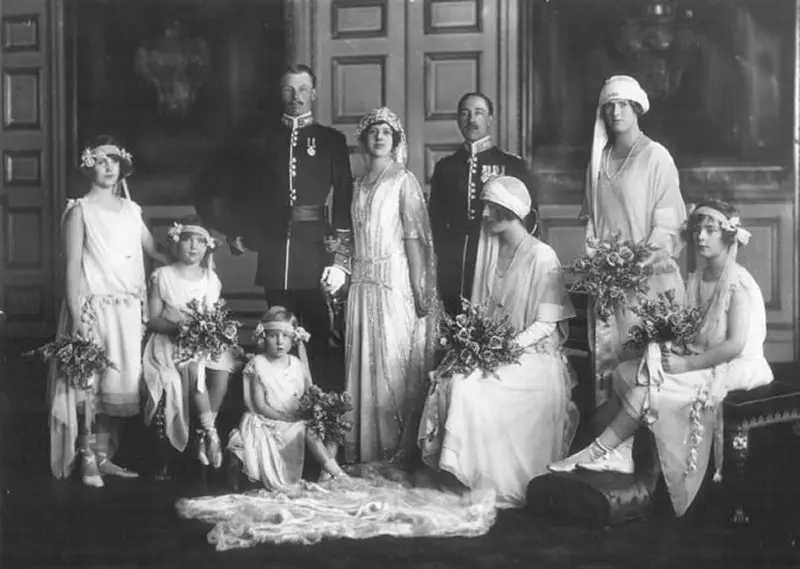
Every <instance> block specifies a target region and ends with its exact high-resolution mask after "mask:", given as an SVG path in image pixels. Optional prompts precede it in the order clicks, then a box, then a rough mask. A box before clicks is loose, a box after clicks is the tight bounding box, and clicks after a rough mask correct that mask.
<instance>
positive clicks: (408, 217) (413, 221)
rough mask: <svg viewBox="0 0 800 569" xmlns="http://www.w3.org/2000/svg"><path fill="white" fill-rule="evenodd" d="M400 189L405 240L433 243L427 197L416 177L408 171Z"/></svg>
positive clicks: (401, 218)
mask: <svg viewBox="0 0 800 569" xmlns="http://www.w3.org/2000/svg"><path fill="white" fill-rule="evenodd" d="M401 184H402V186H401V187H400V221H401V223H402V224H403V237H404V238H405V239H422V240H423V241H425V242H426V243H430V242H431V225H430V218H429V217H428V210H427V208H426V207H425V195H424V194H423V193H422V188H421V187H420V185H419V182H418V181H417V178H416V176H414V174H412V173H411V172H408V171H406V175H405V176H404V178H403V181H402V182H401Z"/></svg>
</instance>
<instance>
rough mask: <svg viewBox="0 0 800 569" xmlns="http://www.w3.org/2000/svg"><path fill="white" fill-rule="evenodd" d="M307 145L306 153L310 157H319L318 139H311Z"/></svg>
mask: <svg viewBox="0 0 800 569" xmlns="http://www.w3.org/2000/svg"><path fill="white" fill-rule="evenodd" d="M306 144H307V148H306V153H308V155H309V156H316V155H317V139H316V138H309V139H308V140H307V141H306Z"/></svg>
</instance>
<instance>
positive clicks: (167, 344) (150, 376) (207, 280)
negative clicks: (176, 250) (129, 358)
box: [142, 266, 235, 451]
mask: <svg viewBox="0 0 800 569" xmlns="http://www.w3.org/2000/svg"><path fill="white" fill-rule="evenodd" d="M150 286H151V287H153V288H154V289H155V290H156V291H157V292H158V295H159V297H160V298H161V300H162V301H163V305H164V307H163V310H162V312H161V314H160V315H159V316H161V317H162V318H165V319H167V320H169V321H171V322H176V323H178V322H181V321H183V320H184V319H185V318H186V314H185V313H184V312H183V310H185V309H186V307H187V305H188V304H189V302H190V301H191V300H199V301H200V302H201V303H203V304H204V305H205V306H209V307H210V306H213V304H214V303H215V302H217V300H219V297H220V293H221V292H222V283H221V282H220V280H219V277H218V276H217V274H216V273H215V272H213V271H205V272H204V276H203V278H201V279H200V280H198V281H192V280H188V279H186V278H184V277H182V276H181V274H180V273H179V272H178V270H177V269H176V268H175V267H173V266H166V267H160V268H158V269H156V270H155V271H153V275H152V276H151V278H150ZM177 350H178V346H177V344H176V342H175V340H173V339H172V338H171V337H169V336H167V335H165V334H155V333H154V334H151V335H150V337H149V338H148V340H147V345H146V346H145V349H144V359H143V362H142V372H143V379H144V385H145V389H146V394H145V403H144V422H145V424H146V425H150V423H151V422H152V420H153V417H154V416H155V413H156V410H157V408H158V402H159V400H160V399H161V395H162V394H163V395H164V397H165V402H164V430H165V433H166V435H167V439H169V441H170V443H171V444H172V446H173V447H174V448H176V449H177V450H179V451H183V450H184V449H185V448H186V444H187V442H188V440H189V390H190V389H205V388H206V387H205V385H198V383H197V380H198V378H197V377H192V374H191V373H190V372H191V370H192V369H193V368H192V366H190V365H189V363H190V362H182V363H180V364H178V365H176V363H175V360H176V356H177ZM234 363H235V362H234V360H233V357H232V355H231V354H229V353H227V352H226V353H225V354H223V355H222V356H221V357H220V358H219V359H218V360H217V361H204V362H203V364H202V365H204V367H205V368H206V369H214V370H222V371H228V372H230V371H232V370H233V368H234Z"/></svg>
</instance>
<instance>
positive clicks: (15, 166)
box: [0, 0, 63, 338]
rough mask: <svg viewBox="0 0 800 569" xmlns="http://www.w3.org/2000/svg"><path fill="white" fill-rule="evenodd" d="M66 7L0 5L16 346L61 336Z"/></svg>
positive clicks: (6, 304) (6, 300)
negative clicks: (58, 214)
mask: <svg viewBox="0 0 800 569" xmlns="http://www.w3.org/2000/svg"><path fill="white" fill-rule="evenodd" d="M61 7H62V5H61V3H60V2H57V1H55V0H4V1H3V2H0V32H2V33H1V34H0V35H1V36H2V45H0V75H1V76H2V79H1V81H2V89H3V91H2V130H0V152H2V160H1V161H0V164H2V179H1V180H0V229H1V230H2V237H0V308H2V309H3V310H5V312H6V314H7V317H6V321H5V333H6V335H7V336H9V337H11V338H15V337H26V338H36V337H44V336H48V335H50V334H52V333H53V331H54V328H55V325H54V322H55V313H56V310H55V302H54V298H55V296H56V294H55V292H56V290H55V289H56V287H55V283H56V276H57V275H56V270H55V268H54V265H55V262H54V261H55V258H54V254H53V250H54V244H55V241H56V236H57V235H56V226H57V223H56V222H57V220H56V219H55V213H54V210H55V204H56V203H57V202H58V203H60V201H61V200H60V196H61V195H63V189H62V188H61V187H60V184H58V180H60V178H61V176H59V175H57V172H58V168H59V164H60V161H59V157H58V156H57V155H56V153H55V152H54V148H56V144H55V140H56V139H57V137H58V136H60V135H61V129H59V128H58V125H59V124H60V121H61V120H63V116H60V113H59V110H60V109H62V108H63V106H62V105H60V104H58V100H57V99H58V98H59V97H63V93H62V94H58V95H55V96H54V93H56V92H57V89H60V88H61V83H60V81H59V80H58V77H60V70H59V69H58V67H59V65H60V61H61V58H59V57H56V56H55V52H56V50H57V49H60V47H61V46H60V45H57V39H58V37H59V36H58V34H59V31H58V30H59V28H60V26H58V25H56V24H57V22H59V21H60V19H61Z"/></svg>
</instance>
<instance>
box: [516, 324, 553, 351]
mask: <svg viewBox="0 0 800 569" xmlns="http://www.w3.org/2000/svg"><path fill="white" fill-rule="evenodd" d="M555 329H556V323H555V322H539V321H538V320H537V321H536V322H534V323H533V324H531V325H530V326H528V327H527V328H525V330H523V331H522V332H520V333H519V335H518V336H517V344H519V345H520V346H522V347H523V348H527V347H528V346H532V345H534V344H535V343H536V342H538V341H539V340H541V339H542V338H546V337H547V336H549V335H550V334H552V333H553V330H555Z"/></svg>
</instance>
